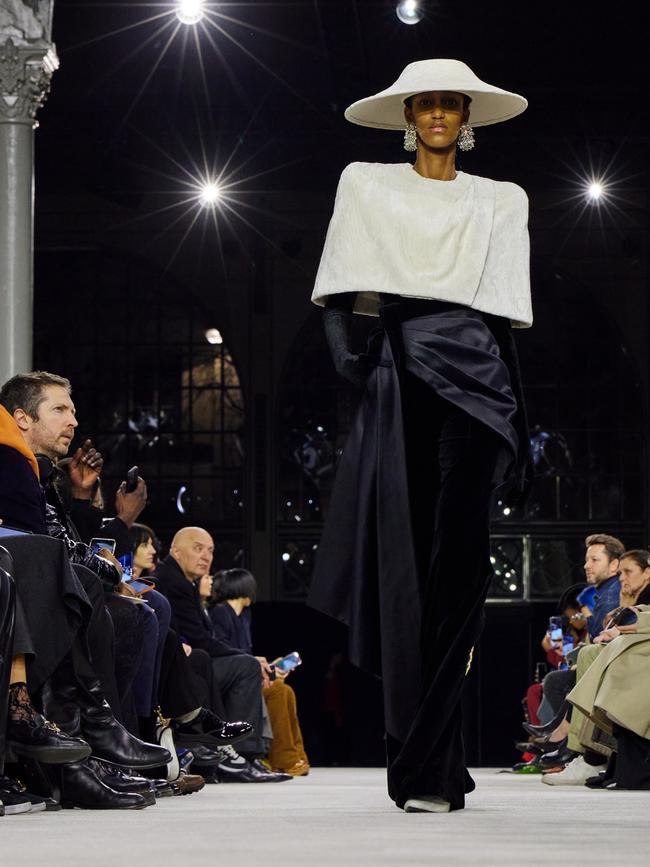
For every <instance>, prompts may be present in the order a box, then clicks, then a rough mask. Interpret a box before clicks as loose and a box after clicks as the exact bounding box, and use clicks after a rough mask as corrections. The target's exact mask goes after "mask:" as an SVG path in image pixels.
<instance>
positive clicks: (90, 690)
mask: <svg viewBox="0 0 650 867" xmlns="http://www.w3.org/2000/svg"><path fill="white" fill-rule="evenodd" d="M73 656H74V660H73ZM43 705H44V708H45V711H46V714H47V716H48V717H49V718H50V719H52V720H54V721H55V722H56V723H57V724H58V725H60V726H61V727H62V728H64V729H65V730H66V731H68V732H72V733H74V734H77V733H80V734H81V735H82V737H83V738H84V740H85V741H87V742H88V744H90V747H91V749H92V755H93V757H94V758H96V759H101V760H102V761H104V762H108V763H109V764H111V765H117V766H118V767H126V768H152V767H157V766H158V765H166V764H167V762H169V761H170V760H171V755H170V754H169V751H168V750H166V749H164V747H159V746H156V745H154V744H147V743H145V742H144V741H141V740H140V739H139V738H136V737H135V736H134V735H132V734H131V733H130V732H128V731H127V730H126V729H125V728H124V726H123V725H122V724H121V723H120V722H118V721H117V720H116V719H115V716H114V715H113V712H112V711H111V708H110V705H109V704H108V702H107V701H106V699H105V698H104V693H103V691H102V687H101V684H100V682H99V679H98V678H97V675H96V674H95V673H94V671H93V669H92V666H91V665H90V662H89V661H88V659H87V658H86V656H85V654H84V653H83V652H82V651H81V649H80V648H79V647H78V646H77V647H76V648H75V649H74V651H73V655H70V654H69V655H68V656H67V657H66V658H65V659H64V660H63V661H62V663H61V664H60V665H59V667H58V668H57V670H56V671H55V672H54V674H53V675H52V677H51V678H50V680H49V682H48V684H47V685H46V688H44V690H43Z"/></svg>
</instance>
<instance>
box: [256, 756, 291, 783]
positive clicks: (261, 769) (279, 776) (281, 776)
mask: <svg viewBox="0 0 650 867" xmlns="http://www.w3.org/2000/svg"><path fill="white" fill-rule="evenodd" d="M248 761H249V763H250V765H251V767H252V768H253V769H254V770H256V771H257V772H258V773H260V774H264V775H265V776H269V775H271V776H272V777H274V778H275V779H273V780H267V781H266V782H273V783H285V782H286V781H287V780H293V777H292V776H291V774H285V773H284V772H283V771H271V770H269V768H267V767H266V765H265V764H264V763H263V762H261V761H260V760H259V759H249V760H248Z"/></svg>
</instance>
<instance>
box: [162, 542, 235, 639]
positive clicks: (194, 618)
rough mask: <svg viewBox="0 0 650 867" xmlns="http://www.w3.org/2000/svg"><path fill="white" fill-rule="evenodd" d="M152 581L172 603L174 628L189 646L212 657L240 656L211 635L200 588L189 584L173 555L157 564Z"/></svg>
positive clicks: (191, 583)
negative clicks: (153, 580)
mask: <svg viewBox="0 0 650 867" xmlns="http://www.w3.org/2000/svg"><path fill="white" fill-rule="evenodd" d="M153 578H154V579H155V581H156V586H157V589H158V590H160V592H161V593H164V595H165V596H166V597H167V599H169V604H170V605H171V609H172V627H173V629H175V630H176V632H178V634H179V635H180V636H181V638H182V639H183V641H184V642H185V643H186V644H189V645H190V647H198V648H199V649H200V650H205V651H206V653H209V654H210V656H235V655H237V654H239V653H241V651H240V650H237V649H236V648H234V647H230V645H228V644H225V643H224V642H223V641H219V639H217V638H215V637H214V636H213V635H212V629H211V627H210V621H209V619H208V618H207V617H206V615H205V611H204V610H203V606H202V605H201V597H200V596H199V589H198V587H197V586H196V584H194V583H193V582H191V581H188V580H187V578H186V577H185V575H184V573H183V570H182V569H181V567H180V566H179V565H178V563H177V562H176V560H174V558H173V557H172V555H171V554H168V555H167V557H165V559H164V560H161V561H160V563H158V566H157V567H156V572H155V574H154V576H153Z"/></svg>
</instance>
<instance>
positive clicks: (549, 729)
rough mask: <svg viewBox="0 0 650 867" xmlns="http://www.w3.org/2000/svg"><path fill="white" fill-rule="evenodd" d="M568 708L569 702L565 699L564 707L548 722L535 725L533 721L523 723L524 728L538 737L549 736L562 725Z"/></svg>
mask: <svg viewBox="0 0 650 867" xmlns="http://www.w3.org/2000/svg"><path fill="white" fill-rule="evenodd" d="M568 710H569V702H568V701H563V702H562V707H561V708H560V709H559V711H558V712H557V713H556V714H555V716H554V717H553V719H552V720H550V721H549V722H547V723H544V725H541V726H535V725H532V724H531V723H522V725H523V727H524V730H525V731H527V732H528V734H529V735H533V736H534V737H536V738H544V737H545V736H546V737H547V738H549V737H550V736H551V735H552V734H553V732H554V731H555V729H556V728H557V727H558V726H559V725H560V723H561V722H562V720H563V719H564V718H565V716H566V715H567V711H568Z"/></svg>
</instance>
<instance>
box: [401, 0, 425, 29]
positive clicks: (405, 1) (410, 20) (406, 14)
mask: <svg viewBox="0 0 650 867" xmlns="http://www.w3.org/2000/svg"><path fill="white" fill-rule="evenodd" d="M421 6H422V4H421V3H420V2H419V0H400V2H399V3H398V4H397V6H396V7H395V14H396V15H397V17H398V18H399V20H400V21H401V22H402V24H419V22H420V21H422V18H423V17H424V13H423V12H422V8H421Z"/></svg>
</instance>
